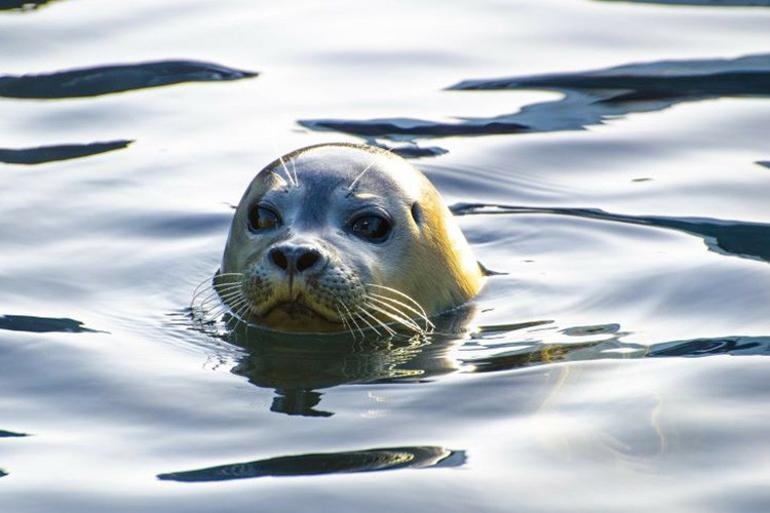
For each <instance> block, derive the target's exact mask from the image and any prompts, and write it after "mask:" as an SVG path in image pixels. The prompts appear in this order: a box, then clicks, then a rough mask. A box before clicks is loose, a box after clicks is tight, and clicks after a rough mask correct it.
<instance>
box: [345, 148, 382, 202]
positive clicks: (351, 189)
mask: <svg viewBox="0 0 770 513" xmlns="http://www.w3.org/2000/svg"><path fill="white" fill-rule="evenodd" d="M378 158H379V155H374V156H373V157H372V161H371V162H370V163H369V165H368V166H366V167H365V168H364V170H363V171H361V172H360V173H359V174H358V176H356V177H355V178H354V179H353V181H352V182H350V185H349V186H348V193H347V194H346V196H350V195H351V194H353V189H354V188H355V186H356V185H358V182H359V181H360V180H361V178H362V177H363V176H364V175H365V174H366V172H367V171H369V169H370V168H371V167H372V166H373V165H374V163H375V162H377V159H378Z"/></svg>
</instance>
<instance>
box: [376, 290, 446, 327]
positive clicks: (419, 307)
mask: <svg viewBox="0 0 770 513" xmlns="http://www.w3.org/2000/svg"><path fill="white" fill-rule="evenodd" d="M366 285H367V286H368V287H377V288H380V289H382V290H387V291H390V292H393V293H394V294H398V295H399V296H400V297H402V298H404V299H406V300H407V301H409V302H410V303H412V304H413V305H414V306H415V307H416V308H417V309H418V310H419V311H420V314H422V317H423V318H424V319H425V320H426V321H427V322H428V323H429V324H430V325H431V327H435V326H434V324H433V323H432V322H430V320H429V319H428V314H427V312H425V309H424V308H423V307H422V305H421V304H420V303H418V302H417V301H415V300H414V299H413V298H412V297H411V296H409V295H408V294H404V293H403V292H401V291H400V290H398V289H394V288H392V287H386V286H385V285H379V284H377V283H367V284H366ZM380 297H382V298H386V299H392V298H387V297H386V296H380ZM394 301H395V300H394Z"/></svg>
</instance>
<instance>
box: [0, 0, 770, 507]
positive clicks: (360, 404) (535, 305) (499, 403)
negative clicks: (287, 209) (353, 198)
mask: <svg viewBox="0 0 770 513" xmlns="http://www.w3.org/2000/svg"><path fill="white" fill-rule="evenodd" d="M768 7H770V4H769V3H768V2H764V1H744V2H738V1H734V2H733V1H729V2H728V1H706V0H703V1H692V0H681V1H669V0H665V1H664V0H660V1H657V2H654V1H649V0H644V1H638V2H634V1H629V2H621V1H600V0H520V1H513V0H510V1H502V0H497V1H493V0H482V1H477V2H469V1H466V2H459V1H448V2H428V1H417V2H406V1H385V2H378V3H376V4H374V3H365V2H353V1H335V2H324V3H321V2H310V1H297V2H290V3H289V2H284V3H279V4H276V3H271V2H254V1H247V0H224V1H216V2H215V1H212V0H187V1H181V0H160V1H154V2H150V1H144V0H139V1H134V2H114V1H105V0H101V1H98V0H60V1H50V2H46V1H40V0H38V1H34V2H23V1H21V0H9V1H0V183H1V184H2V191H1V192H0V504H1V505H2V506H1V508H0V509H1V510H2V511H3V513H5V512H8V513H32V512H36V513H37V512H45V513H48V512H56V513H69V512H72V513H75V512H77V513H82V512H86V511H108V510H109V511H114V512H126V513H128V512H131V513H133V512H137V511H143V512H156V511H157V512H164V513H167V512H185V513H189V512H241V511H254V510H260V511H270V512H292V513H296V512H304V511H308V512H311V511H312V512H318V511H341V512H351V513H353V512H360V511H370V512H379V511H383V512H384V511H447V512H449V511H483V512H510V511H522V512H575V511H590V512H600V511H607V512H610V511H613V512H614V511H628V512H648V511H676V512H693V513H696V512H697V513H704V512H736V513H737V512H741V513H744V512H759V511H766V510H767V509H768V508H770V491H768V490H769V489H768V487H767V482H768V479H770V437H769V436H768V434H770V427H768V426H770V402H769V401H768V392H770V378H768V372H770V363H769V362H770V361H768V360H767V358H768V355H769V354H770V199H769V198H770V145H769V144H768V141H770V137H768V134H770V102H769V101H768V99H770V31H768V27H770V10H768ZM331 141H348V142H369V143H371V144H378V145H382V146H386V147H389V148H392V149H393V150H394V151H396V152H399V153H401V154H402V155H404V156H405V157H408V158H410V159H412V162H413V163H414V164H415V165H416V166H417V167H418V168H419V169H420V170H422V171H423V172H424V173H425V174H426V175H427V176H428V177H429V178H430V179H431V180H432V181H433V183H434V184H435V185H436V187H437V188H438V189H439V190H440V192H441V193H442V195H443V196H444V198H445V199H446V201H447V203H448V204H450V205H451V206H452V209H453V211H454V213H455V215H456V216H457V218H458V221H459V222H460V224H461V226H462V228H463V230H464V232H465V234H466V236H467V238H468V239H469V241H470V242H471V244H472V246H473V248H474V250H475V252H476V255H477V256H478V258H479V260H480V261H481V262H482V263H483V264H484V265H485V266H486V267H487V268H489V269H491V270H493V271H495V272H496V273H498V274H495V275H493V276H491V277H490V278H489V280H488V283H487V285H486V287H485V288H484V290H483V291H482V293H481V294H480V295H479V296H478V298H476V300H474V301H473V302H472V303H471V304H469V305H467V307H466V308H464V309H462V310H461V311H459V312H455V313H453V314H452V315H450V316H447V317H445V318H442V319H441V320H440V322H442V323H448V324H451V326H453V327H454V328H456V330H455V331H456V332H457V333H459V334H458V335H456V336H452V337H448V336H438V335H436V336H433V337H428V338H427V339H424V340H419V341H407V342H404V341H400V342H399V341H385V340H379V341H372V342H371V343H367V344H361V345H357V344H355V345H345V344H331V343H330V344H323V343H321V342H320V341H319V340H316V339H313V338H312V337H311V338H310V339H308V338H301V337H294V338H292V337H288V338H286V337H279V338H278V339H277V340H271V339H265V338H264V337H255V336H253V334H250V333H249V332H248V331H247V332H242V331H239V330H233V331H232V332H219V333H211V332H208V331H206V330H200V329H196V327H195V325H194V324H193V323H191V321H190V319H189V305H190V301H191V298H192V295H193V291H194V290H195V287H196V286H197V285H198V284H199V283H200V282H202V281H204V280H206V279H207V277H209V276H211V274H212V273H213V272H215V271H216V269H217V267H218V265H219V260H220V258H221V254H222V250H223V248H224V242H225V238H226V236H227V230H228V227H229V223H230V219H231V216H232V213H233V210H232V206H233V205H234V204H236V203H237V202H238V200H239V198H240V196H241V194H242V192H243V189H244V188H245V186H246V185H247V184H248V183H249V182H250V180H251V178H252V177H253V175H254V174H255V173H256V172H257V171H258V170H259V169H261V168H262V167H263V166H264V165H266V164H267V163H269V162H271V161H272V160H273V159H275V158H276V157H277V156H278V155H279V154H282V153H286V152H288V151H291V150H294V149H296V148H299V147H302V146H308V145H312V144H318V143H322V142H331Z"/></svg>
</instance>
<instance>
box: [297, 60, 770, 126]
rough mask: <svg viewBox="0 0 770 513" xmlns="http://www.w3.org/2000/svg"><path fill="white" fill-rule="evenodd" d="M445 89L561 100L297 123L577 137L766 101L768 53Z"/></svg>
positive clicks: (485, 81)
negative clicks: (678, 110)
mask: <svg viewBox="0 0 770 513" xmlns="http://www.w3.org/2000/svg"><path fill="white" fill-rule="evenodd" d="M449 90H452V91H493V90H543V91H555V92H559V93H562V94H563V95H564V96H563V97H562V98H560V99H557V100H549V101H545V102H539V103H533V104H530V105H526V106H524V107H523V108H522V109H521V110H519V111H518V112H514V113H511V114H503V115H500V116H494V117H484V118H460V119H458V121H457V122H436V121H429V120H421V119H410V118H387V119H368V120H346V119H311V120H300V121H298V123H299V124H300V125H302V126H304V127H306V128H309V129H311V130H333V131H338V132H343V133H347V134H352V135H357V136H361V137H364V138H369V139H371V138H376V137H382V138H390V139H415V138H419V137H445V136H474V135H493V134H514V133H522V132H527V133H532V132H552V131H561V130H582V129H584V128H585V127H587V126H589V125H597V124H601V123H603V122H604V120H605V119H608V118H616V117H619V116H625V115H628V114H633V113H637V112H655V111H660V110H663V109H666V108H668V107H671V106H673V105H676V104H678V103H682V102H691V101H701V100H707V99H715V98H721V97H767V96H770V54H761V55H751V56H745V57H740V58H737V59H703V60H682V61H660V62H650V63H641V64H629V65H625V66H617V67H613V68H606V69H601V70H593V71H584V72H579V73H554V74H545V75H531V76H521V77H510V78H496V79H482V80H465V81H462V82H460V83H458V84H455V85H453V86H451V87H449Z"/></svg>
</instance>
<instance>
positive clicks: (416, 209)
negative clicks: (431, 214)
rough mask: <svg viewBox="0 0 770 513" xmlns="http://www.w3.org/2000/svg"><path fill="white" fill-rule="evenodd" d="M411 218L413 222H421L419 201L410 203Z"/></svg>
mask: <svg viewBox="0 0 770 513" xmlns="http://www.w3.org/2000/svg"><path fill="white" fill-rule="evenodd" d="M412 218H413V219H414V222H415V223H417V224H420V223H422V208H420V205H419V203H417V202H416V201H415V202H414V203H412Z"/></svg>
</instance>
